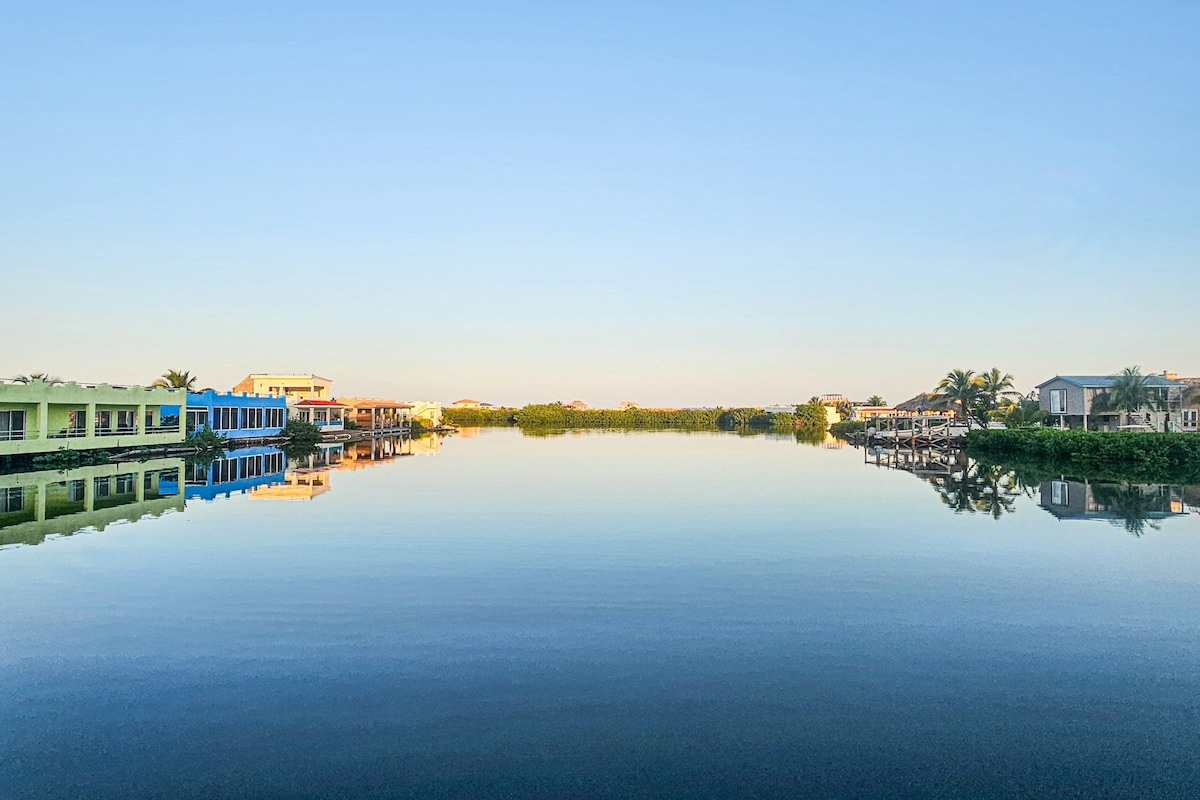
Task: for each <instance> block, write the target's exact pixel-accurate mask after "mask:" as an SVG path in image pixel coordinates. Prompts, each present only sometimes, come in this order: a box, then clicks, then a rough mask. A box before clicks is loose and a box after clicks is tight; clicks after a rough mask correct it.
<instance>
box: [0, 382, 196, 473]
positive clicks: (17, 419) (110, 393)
mask: <svg viewBox="0 0 1200 800" xmlns="http://www.w3.org/2000/svg"><path fill="white" fill-rule="evenodd" d="M185 397H186V392H185V391H184V390H183V389H168V388H162V387H143V386H110V385H109V384H106V383H101V384H91V383H87V384H84V383H73V382H71V383H47V382H45V381H39V380H34V381H29V382H28V383H21V382H16V381H10V380H0V456H12V455H25V454H32V453H51V452H54V451H56V450H97V449H107V450H117V449H124V448H130V447H162V446H165V445H171V444H179V443H181V442H182V441H183V439H184V435H185V428H184V421H183V420H182V419H181V418H180V417H179V413H178V409H179V405H180V401H181V400H183V399H184V398H185ZM172 408H173V409H175V412H174V414H171V413H165V412H164V409H167V410H169V409H172Z"/></svg>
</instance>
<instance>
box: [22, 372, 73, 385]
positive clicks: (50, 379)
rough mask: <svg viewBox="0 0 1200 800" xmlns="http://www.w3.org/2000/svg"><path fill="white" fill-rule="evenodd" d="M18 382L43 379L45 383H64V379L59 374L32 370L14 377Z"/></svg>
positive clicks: (31, 381)
mask: <svg viewBox="0 0 1200 800" xmlns="http://www.w3.org/2000/svg"><path fill="white" fill-rule="evenodd" d="M13 380H14V381H16V382H17V383H33V382H34V381H42V382H43V383H62V382H63V379H62V378H60V377H58V376H57V375H50V374H49V373H46V372H31V373H29V374H28V375H18V376H17V377H15V378H13Z"/></svg>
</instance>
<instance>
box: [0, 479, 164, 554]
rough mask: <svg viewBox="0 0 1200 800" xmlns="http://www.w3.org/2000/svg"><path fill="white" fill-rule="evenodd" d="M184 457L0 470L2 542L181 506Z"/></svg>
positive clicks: (28, 540) (36, 539) (37, 538)
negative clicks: (9, 471) (61, 469)
mask: <svg viewBox="0 0 1200 800" xmlns="http://www.w3.org/2000/svg"><path fill="white" fill-rule="evenodd" d="M183 468H184V463H183V459H179V458H158V459H151V460H149V461H143V462H136V463H135V462H127V463H117V464H101V465H98V466H92V467H80V468H78V469H73V470H70V471H69V472H65V473H64V472H59V471H56V470H45V471H41V472H22V473H17V474H13V475H0V546H4V545H12V544H38V543H40V542H42V541H44V540H45V538H46V537H47V536H69V535H70V534H72V533H76V532H78V531H80V530H83V529H86V528H94V529H96V530H104V528H105V527H107V526H108V525H111V524H112V523H114V522H134V521H136V520H139V519H142V518H143V517H147V516H151V517H158V516H161V515H162V514H165V513H166V512H168V511H183V509H184V492H183V487H182V485H181V475H182V473H183Z"/></svg>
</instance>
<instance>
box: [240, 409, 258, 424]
mask: <svg viewBox="0 0 1200 800" xmlns="http://www.w3.org/2000/svg"><path fill="white" fill-rule="evenodd" d="M262 426H263V410H262V409H261V408H243V409H242V427H243V428H261V427H262Z"/></svg>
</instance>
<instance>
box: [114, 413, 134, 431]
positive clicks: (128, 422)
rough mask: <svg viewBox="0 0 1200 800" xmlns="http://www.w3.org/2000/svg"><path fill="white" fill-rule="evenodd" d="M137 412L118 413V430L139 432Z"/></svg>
mask: <svg viewBox="0 0 1200 800" xmlns="http://www.w3.org/2000/svg"><path fill="white" fill-rule="evenodd" d="M136 420H137V412H136V411H118V412H117V430H120V431H127V432H128V431H133V430H137V421H136Z"/></svg>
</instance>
